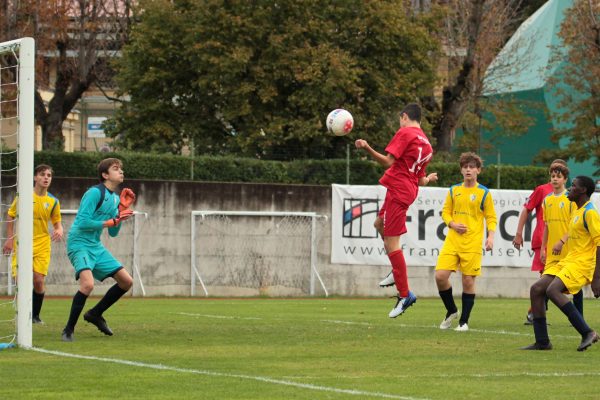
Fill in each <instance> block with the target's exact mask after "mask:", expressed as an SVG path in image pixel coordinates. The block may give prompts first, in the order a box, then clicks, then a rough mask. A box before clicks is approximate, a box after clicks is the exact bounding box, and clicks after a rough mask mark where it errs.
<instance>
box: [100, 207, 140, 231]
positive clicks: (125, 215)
mask: <svg viewBox="0 0 600 400" xmlns="http://www.w3.org/2000/svg"><path fill="white" fill-rule="evenodd" d="M132 215H133V210H123V211H121V212H120V213H119V215H118V216H117V218H112V219H109V220H106V221H104V224H103V226H104V227H105V228H111V227H113V226H117V225H119V224H120V223H121V222H123V221H126V220H128V219H129V218H131V216H132Z"/></svg>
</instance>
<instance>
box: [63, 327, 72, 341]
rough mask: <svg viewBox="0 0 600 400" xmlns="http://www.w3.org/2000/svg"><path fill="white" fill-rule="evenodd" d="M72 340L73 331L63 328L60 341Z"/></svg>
mask: <svg viewBox="0 0 600 400" xmlns="http://www.w3.org/2000/svg"><path fill="white" fill-rule="evenodd" d="M73 340H75V339H74V338H73V331H71V330H69V329H67V328H65V329H63V331H62V341H63V342H72V341H73Z"/></svg>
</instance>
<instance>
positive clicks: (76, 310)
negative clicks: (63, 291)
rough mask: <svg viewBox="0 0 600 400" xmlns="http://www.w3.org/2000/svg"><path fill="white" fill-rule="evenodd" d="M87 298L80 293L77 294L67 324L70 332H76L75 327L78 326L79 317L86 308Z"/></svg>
mask: <svg viewBox="0 0 600 400" xmlns="http://www.w3.org/2000/svg"><path fill="white" fill-rule="evenodd" d="M87 298H88V297H87V296H86V295H85V294H83V293H81V292H80V291H77V293H75V296H73V303H72V304H71V313H70V314H69V321H68V322H67V326H66V327H65V329H68V330H69V331H70V332H73V331H74V330H75V325H77V320H78V319H79V315H81V311H82V310H83V307H84V306H85V301H86V300H87Z"/></svg>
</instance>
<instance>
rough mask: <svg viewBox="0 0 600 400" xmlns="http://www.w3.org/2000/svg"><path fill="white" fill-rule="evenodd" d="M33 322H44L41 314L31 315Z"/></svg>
mask: <svg viewBox="0 0 600 400" xmlns="http://www.w3.org/2000/svg"><path fill="white" fill-rule="evenodd" d="M31 323H33V324H43V323H44V321H42V320H41V319H40V316H39V315H34V316H33V317H31Z"/></svg>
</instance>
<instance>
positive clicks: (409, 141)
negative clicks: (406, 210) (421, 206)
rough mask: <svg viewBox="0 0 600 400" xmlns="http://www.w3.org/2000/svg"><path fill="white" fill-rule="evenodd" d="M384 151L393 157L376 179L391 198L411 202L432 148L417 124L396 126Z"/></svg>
mask: <svg viewBox="0 0 600 400" xmlns="http://www.w3.org/2000/svg"><path fill="white" fill-rule="evenodd" d="M385 151H386V152H387V153H389V154H391V155H393V156H394V158H395V159H396V160H395V161H394V163H393V164H392V166H391V167H389V168H388V169H387V170H386V171H385V173H384V174H383V176H382V177H381V179H380V180H379V183H381V184H382V185H383V186H385V187H386V188H387V189H388V192H390V193H391V194H392V196H393V198H394V199H396V200H398V201H399V202H401V203H403V204H406V205H411V204H412V203H413V201H415V198H416V197H417V193H418V192H419V178H421V177H423V176H425V167H427V164H428V163H429V161H430V160H431V156H432V155H433V150H432V148H431V144H430V143H429V140H428V139H427V136H425V133H424V132H423V131H422V130H421V128H417V127H406V128H400V129H398V132H396V134H395V135H394V137H393V138H392V140H391V141H390V143H389V144H388V145H387V147H386V148H385Z"/></svg>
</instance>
